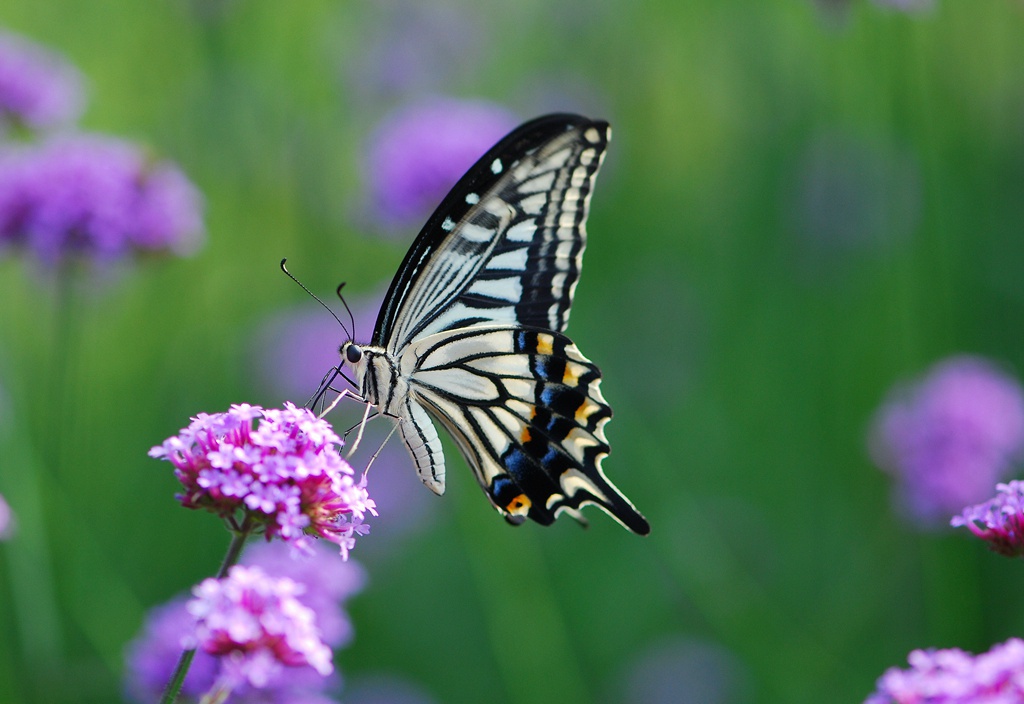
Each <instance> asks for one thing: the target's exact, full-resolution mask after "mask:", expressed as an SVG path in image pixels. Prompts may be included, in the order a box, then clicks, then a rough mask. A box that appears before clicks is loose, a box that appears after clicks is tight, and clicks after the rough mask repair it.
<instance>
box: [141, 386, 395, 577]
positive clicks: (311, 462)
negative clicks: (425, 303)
mask: <svg viewBox="0 0 1024 704" xmlns="http://www.w3.org/2000/svg"><path fill="white" fill-rule="evenodd" d="M256 419H260V422H259V425H258V426H257V427H256V428H255V429H253V427H252V421H253V420H256ZM341 444H342V442H341V439H340V438H339V437H338V436H337V435H336V434H335V433H334V430H333V429H332V428H331V426H330V424H329V423H328V422H327V421H325V420H322V419H319V418H317V417H316V416H315V415H313V413H312V412H311V411H309V410H308V409H305V408H297V407H296V406H295V405H293V404H291V403H285V407H284V409H283V410H278V409H266V410H265V409H263V408H260V407H259V406H250V405H248V404H241V405H234V406H232V407H231V409H230V410H229V411H228V412H226V413H215V414H213V415H208V414H206V413H201V414H199V415H198V416H196V417H195V418H193V419H192V423H191V424H190V425H189V426H188V427H187V428H183V429H182V430H181V433H180V434H179V435H175V436H172V437H170V438H168V439H167V440H165V441H164V443H163V444H162V445H157V446H156V447H153V448H152V449H150V451H149V455H150V456H151V457H156V458H159V459H166V460H168V461H170V462H171V463H172V464H173V465H174V468H175V471H174V474H175V476H176V477H177V478H178V480H179V481H180V482H181V484H182V486H183V487H185V492H184V493H183V494H179V495H178V497H177V498H178V499H179V500H180V501H181V504H182V506H185V507H186V508H203V509H206V510H208V511H210V512H212V513H216V514H217V515H219V516H220V517H221V518H223V519H225V521H226V522H228V524H229V526H230V527H231V528H232V529H233V530H238V529H239V527H240V526H243V525H248V526H249V527H250V528H251V529H252V530H254V532H257V533H262V534H264V535H266V537H267V539H268V540H269V539H271V538H274V537H278V538H281V539H282V540H284V541H285V542H288V543H290V544H291V545H293V546H295V547H296V548H298V549H299V550H302V551H306V552H308V551H309V550H310V549H311V544H312V539H311V537H310V534H313V535H318V536H320V537H321V538H324V539H326V540H328V541H329V542H332V543H335V544H337V545H338V546H340V548H341V554H342V555H344V556H346V557H347V556H348V551H349V550H350V549H352V547H353V546H354V545H355V540H356V536H357V535H365V534H366V533H368V532H369V526H367V525H365V524H363V517H364V516H365V514H367V513H371V514H376V510H375V508H374V502H373V500H372V499H370V498H369V496H368V495H367V493H366V487H365V481H359V482H358V483H357V482H356V481H355V479H354V478H353V471H352V467H350V466H349V464H348V463H347V462H345V460H344V459H342V457H341V455H340V454H339V453H338V448H339V447H340V446H341Z"/></svg>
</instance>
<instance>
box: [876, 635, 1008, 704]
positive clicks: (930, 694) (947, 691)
mask: <svg viewBox="0 0 1024 704" xmlns="http://www.w3.org/2000/svg"><path fill="white" fill-rule="evenodd" d="M907 662H908V663H910V669H909V670H900V669H899V668H895V667H894V668H891V669H890V670H888V671H887V672H886V673H885V674H884V675H882V676H881V677H880V678H879V679H878V684H877V689H876V690H875V693H874V694H872V695H871V696H870V697H868V698H867V699H866V700H865V701H864V704H1011V703H1013V702H1021V701H1024V641H1022V640H1020V639H1019V638H1011V639H1010V640H1008V641H1006V642H1005V643H1003V644H1001V645H996V646H994V647H993V648H992V649H991V650H989V651H988V652H987V653H982V654H981V655H977V656H975V655H972V654H971V653H967V652H964V651H963V650H959V649H957V648H950V649H947V650H915V651H913V652H912V653H910V655H909V656H907Z"/></svg>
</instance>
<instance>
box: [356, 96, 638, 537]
mask: <svg viewBox="0 0 1024 704" xmlns="http://www.w3.org/2000/svg"><path fill="white" fill-rule="evenodd" d="M610 137H611V130H610V127H609V126H608V123H606V122H602V121H595V120H589V119H587V118H584V117H581V116H578V115H568V114H555V115H547V116H544V117H539V118H537V119H534V120H531V121H529V122H527V123H525V124H523V125H521V126H520V127H518V128H516V129H515V130H513V131H512V132H511V133H509V134H508V135H507V136H505V137H504V138H503V139H501V140H500V141H499V142H498V143H497V144H496V145H495V146H494V147H492V148H491V149H490V150H489V151H488V152H487V153H486V154H485V155H484V156H483V157H481V158H480V160H479V161H477V162H476V164H475V165H474V166H473V167H472V168H470V169H469V171H468V172H467V173H466V174H465V175H464V176H463V177H462V178H461V179H460V180H459V182H458V183H457V184H456V185H455V186H454V187H453V188H452V190H451V192H449V193H448V195H447V196H446V197H445V199H444V200H443V201H442V202H441V204H440V205H439V206H438V208H437V209H436V210H435V211H434V213H433V215H431V216H430V218H429V219H428V220H427V223H426V225H424V226H423V229H422V230H421V231H420V233H419V235H418V236H417V237H416V239H415V241H414V242H413V244H412V247H411V248H410V249H409V252H408V254H406V256H405V259H404V261H403V262H402V264H401V266H400V267H399V269H398V273H397V274H396V275H395V278H394V280H393V281H392V282H391V287H390V289H389V290H388V293H387V295H386V297H385V299H384V303H383V305H382V306H381V309H380V313H379V315H378V317H377V323H376V326H375V328H374V332H373V338H372V341H371V343H370V344H367V345H357V344H356V343H355V342H354V341H352V340H349V341H347V342H345V343H344V344H343V345H342V346H341V348H340V352H341V357H342V361H343V362H344V364H346V365H347V366H348V367H349V368H350V369H351V371H352V373H353V376H354V379H353V382H354V385H355V387H356V389H357V390H358V398H359V400H361V401H363V402H364V403H367V404H369V405H371V406H373V407H376V409H377V410H378V411H379V412H380V413H382V414H384V415H386V416H390V417H391V418H393V419H396V420H397V427H398V431H399V433H400V435H401V437H402V440H403V441H404V443H405V446H406V448H407V449H408V450H409V453H410V455H412V459H413V462H414V464H415V466H416V471H417V473H418V474H419V477H420V479H421V480H422V481H423V483H424V484H426V485H427V486H428V487H429V488H430V489H432V490H433V491H434V492H435V493H437V494H442V493H443V492H444V489H445V459H444V453H443V450H442V446H441V441H440V438H439V436H438V433H437V429H436V427H435V425H434V421H437V422H438V423H440V424H441V426H442V427H444V428H445V429H446V430H447V431H448V433H449V434H450V435H451V436H452V438H454V440H455V443H456V445H457V446H458V448H459V450H460V451H461V453H462V455H463V457H465V459H466V462H467V464H469V466H470V467H471V468H472V470H473V473H474V474H475V475H476V478H477V481H479V483H480V485H481V487H483V490H484V493H485V494H486V495H487V498H488V499H490V502H491V503H492V504H493V505H494V507H495V508H496V509H497V510H498V511H499V512H500V513H501V514H502V515H503V516H504V517H505V518H506V519H507V520H508V521H509V522H511V523H514V524H519V523H522V522H524V521H525V519H526V518H530V519H532V520H534V521H537V522H538V523H541V524H544V525H550V524H551V523H552V522H553V521H554V520H555V518H556V517H557V516H558V515H559V514H561V513H566V514H569V515H571V516H573V517H574V518H576V519H577V520H579V521H580V522H581V523H584V524H585V523H586V521H585V520H584V519H583V516H582V515H581V513H580V511H579V509H580V507H581V506H584V505H587V504H594V505H596V506H599V507H600V508H601V509H603V510H604V511H605V512H606V513H608V514H609V515H610V516H612V517H613V518H614V519H616V520H617V521H618V522H619V523H621V524H622V525H624V526H625V527H626V528H628V529H630V530H632V531H633V532H635V533H639V534H641V535H646V534H647V533H648V532H650V526H649V525H648V523H647V520H646V519H645V518H644V517H643V516H642V515H641V514H640V513H639V512H638V511H637V510H636V509H635V508H634V507H633V504H632V503H630V501H629V499H627V498H626V497H625V496H624V495H623V494H622V493H621V492H620V491H619V490H618V489H617V488H615V486H614V485H613V484H612V483H611V482H610V481H609V480H608V478H607V477H606V476H605V475H604V472H603V471H602V470H601V461H602V460H603V459H604V458H605V457H606V456H607V455H608V452H609V449H610V448H609V445H608V442H607V440H606V438H605V434H604V425H605V423H607V421H608V419H609V418H610V417H611V414H612V411H611V407H610V406H609V405H608V404H607V403H606V402H605V400H604V398H603V397H602V395H601V390H600V380H601V373H600V371H599V370H598V368H597V366H595V365H594V364H593V363H592V362H591V361H590V360H588V359H587V358H586V357H584V356H583V354H582V353H581V352H580V351H579V349H578V348H577V347H576V345H574V344H573V343H572V341H571V340H570V339H569V338H568V337H566V336H565V335H564V334H563V332H564V330H565V327H566V324H567V323H568V320H569V309H570V307H571V305H572V298H573V293H574V291H575V289H576V282H577V279H578V278H579V273H580V264H581V261H582V257H583V249H584V247H585V245H586V227H585V226H586V219H587V212H588V209H589V205H590V195H591V191H592V190H593V187H594V181H595V179H596V177H597V172H598V169H599V168H600V166H601V162H602V161H603V159H604V153H605V149H606V147H607V146H608V140H609V139H610ZM353 395H355V394H353Z"/></svg>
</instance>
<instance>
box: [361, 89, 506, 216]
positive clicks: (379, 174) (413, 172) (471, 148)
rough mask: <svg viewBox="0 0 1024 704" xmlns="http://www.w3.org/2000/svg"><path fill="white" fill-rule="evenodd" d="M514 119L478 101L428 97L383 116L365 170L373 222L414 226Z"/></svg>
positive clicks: (370, 140)
mask: <svg viewBox="0 0 1024 704" xmlns="http://www.w3.org/2000/svg"><path fill="white" fill-rule="evenodd" d="M517 123H518V120H517V119H516V117H515V116H514V115H513V114H512V113H510V112H509V111H508V110H506V109H505V108H503V107H501V106H500V105H496V104H493V103H488V102H485V101H481V100H457V99H454V98H440V97H436V98H431V99H427V100H424V101H421V102H417V103H413V104H411V105H408V106H406V107H405V108H403V109H401V110H399V111H397V112H395V113H392V114H391V115H389V116H388V117H386V118H385V119H384V120H383V121H382V122H381V123H380V125H378V127H377V128H376V130H375V131H374V132H373V134H372V135H371V136H370V139H369V144H368V147H367V149H366V173H367V174H369V191H370V193H369V195H370V199H371V200H372V204H373V209H374V217H375V221H377V222H380V223H383V224H384V225H385V226H386V227H390V228H400V227H406V226H410V225H419V224H421V223H422V222H423V220H425V219H426V218H427V216H428V215H430V213H431V211H432V210H433V209H434V208H435V207H436V206H437V204H438V203H440V202H441V199H442V198H444V196H445V194H446V193H447V192H448V191H449V189H451V187H452V186H454V185H455V182H456V181H458V180H459V177H460V176H462V174H463V173H465V172H466V170H467V169H468V168H469V167H470V166H472V165H473V162H475V161H476V160H477V159H479V158H480V157H481V156H483V155H484V152H486V151H487V150H488V149H490V148H491V146H493V145H494V143H495V142H497V141H498V139H500V138H501V137H503V136H504V135H505V134H506V133H507V132H508V131H509V130H511V129H512V128H513V127H515V126H516V124H517Z"/></svg>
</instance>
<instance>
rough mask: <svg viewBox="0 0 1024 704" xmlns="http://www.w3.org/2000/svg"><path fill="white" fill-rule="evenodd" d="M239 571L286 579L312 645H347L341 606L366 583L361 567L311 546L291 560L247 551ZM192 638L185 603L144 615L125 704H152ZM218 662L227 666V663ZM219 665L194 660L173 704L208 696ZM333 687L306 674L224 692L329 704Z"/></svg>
mask: <svg viewBox="0 0 1024 704" xmlns="http://www.w3.org/2000/svg"><path fill="white" fill-rule="evenodd" d="M241 563H242V564H244V565H251V566H256V567H259V568H260V569H262V570H263V572H264V573H265V574H267V575H269V576H271V577H289V578H290V579H292V580H293V581H294V582H296V583H297V584H299V585H300V586H301V587H302V590H301V592H299V593H297V594H296V595H295V598H296V599H297V600H298V601H299V602H300V603H301V604H302V605H303V606H305V607H308V608H309V609H310V610H311V611H312V612H313V614H314V615H315V620H316V626H317V629H318V631H319V633H320V639H321V640H322V641H323V642H324V643H325V644H327V645H328V646H330V647H332V648H337V647H341V646H343V645H345V644H346V643H348V642H349V641H350V640H351V638H352V626H351V623H350V621H349V618H348V614H347V613H346V612H345V610H344V608H343V606H344V601H345V600H347V599H348V598H350V597H351V596H353V595H354V594H355V593H357V592H358V591H360V590H361V589H362V587H363V585H364V583H365V581H366V575H365V572H364V571H363V569H362V567H361V566H360V565H358V564H357V563H356V562H354V561H351V560H350V561H347V562H344V561H342V560H339V559H338V556H337V554H336V553H333V552H332V551H331V550H328V549H326V548H324V547H323V544H322V543H318V544H317V545H316V546H315V547H314V550H313V554H311V555H305V554H302V555H295V554H293V551H291V550H289V549H288V547H287V546H286V545H285V544H284V543H280V542H273V543H256V544H252V545H249V546H248V547H247V548H246V550H245V553H243V555H242V559H241ZM194 630H195V619H194V618H193V616H192V615H191V614H190V613H189V611H188V609H187V607H186V599H184V598H177V599H174V600H172V601H171V602H169V603H167V604H164V605H161V606H158V607H156V608H154V609H153V610H152V611H150V612H149V615H148V616H147V618H146V623H145V626H144V627H143V630H142V632H141V633H140V634H139V635H138V636H137V637H136V638H135V640H134V641H132V643H131V644H130V645H129V647H128V651H127V654H126V661H127V663H126V665H127V666H126V668H125V673H126V674H125V678H126V689H127V691H128V693H129V695H130V698H131V699H132V700H133V701H138V702H151V701H156V700H157V699H158V698H159V696H160V693H161V691H163V688H164V686H166V684H167V682H168V680H169V679H170V677H171V673H172V672H173V671H174V667H175V664H176V663H177V660H178V657H179V656H180V655H181V650H182V646H181V643H182V641H183V639H185V638H187V637H189V635H190V634H191V633H193V632H194ZM226 657H228V658H230V657H231V655H230V654H229V655H227V656H226ZM221 661H222V658H221V656H219V655H215V654H211V653H208V652H205V651H202V650H200V651H199V652H197V653H196V656H195V659H194V660H193V661H192V667H191V668H190V669H189V672H188V676H187V677H186V678H185V683H184V686H183V687H182V690H181V698H180V700H181V701H198V700H199V697H200V696H201V695H202V694H203V693H205V692H207V691H209V690H210V689H211V688H212V687H213V685H214V683H215V681H216V680H217V678H218V676H219V673H220V671H221V669H222V662H221ZM339 684H340V678H339V677H338V675H337V673H336V672H335V673H333V674H330V675H328V676H326V677H325V676H323V675H321V674H320V673H319V672H317V671H316V670H315V669H313V668H311V667H282V668H275V673H274V674H272V675H271V676H270V679H269V680H268V682H267V683H266V684H265V685H264V686H262V687H259V688H256V687H253V686H252V685H251V684H242V685H240V686H238V687H236V688H235V689H234V691H233V692H232V698H231V701H233V702H238V703H239V704H257V703H259V704H270V703H271V702H272V703H273V704H288V703H290V702H306V703H307V704H313V703H314V702H315V703H317V704H320V703H321V702H330V701H333V700H331V699H329V698H328V697H327V695H326V694H325V692H330V691H333V690H336V689H337V688H338V686H339Z"/></svg>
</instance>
